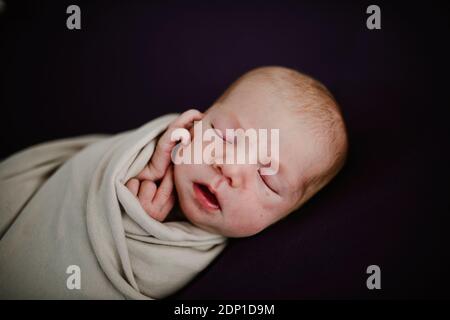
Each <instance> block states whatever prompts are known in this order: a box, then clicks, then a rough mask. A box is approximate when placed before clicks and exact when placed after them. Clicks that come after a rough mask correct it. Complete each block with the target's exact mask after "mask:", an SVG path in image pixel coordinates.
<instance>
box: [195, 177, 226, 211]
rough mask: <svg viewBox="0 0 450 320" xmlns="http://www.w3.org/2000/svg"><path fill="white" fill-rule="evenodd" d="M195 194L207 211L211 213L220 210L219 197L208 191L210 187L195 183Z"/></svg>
mask: <svg viewBox="0 0 450 320" xmlns="http://www.w3.org/2000/svg"><path fill="white" fill-rule="evenodd" d="M194 193H195V197H196V198H197V200H198V202H200V204H201V205H202V206H203V207H204V208H205V209H207V210H209V211H211V210H217V209H220V205H219V201H218V200H217V197H216V196H215V195H214V193H212V192H211V191H210V190H209V189H208V186H205V185H204V184H200V183H194Z"/></svg>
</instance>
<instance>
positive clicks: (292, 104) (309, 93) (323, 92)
mask: <svg viewBox="0 0 450 320" xmlns="http://www.w3.org/2000/svg"><path fill="white" fill-rule="evenodd" d="M252 78H259V79H261V80H263V81H268V82H269V83H270V84H271V85H272V88H273V92H274V93H275V94H278V95H280V96H281V97H282V98H283V101H284V102H286V104H287V107H288V108H290V109H291V110H293V111H294V112H295V113H296V114H298V115H299V116H301V117H300V121H302V122H304V123H305V125H307V126H308V127H309V128H310V129H311V130H312V132H313V133H314V136H315V137H316V138H317V142H318V143H319V142H320V144H321V145H323V146H325V148H326V149H327V151H328V152H327V154H328V159H327V160H328V161H327V166H326V169H325V170H324V171H323V172H322V173H321V174H317V175H313V176H310V177H308V179H307V181H306V183H305V185H304V190H303V196H302V197H301V199H299V201H298V203H297V204H296V206H295V207H294V209H296V208H298V207H300V206H301V205H302V204H303V203H304V202H305V201H307V200H308V199H309V198H310V197H311V196H312V195H314V194H315V193H316V192H317V191H319V190H320V189H321V188H322V187H324V186H325V185H326V184H327V183H328V182H329V181H330V180H331V179H332V178H333V177H334V176H335V175H336V174H337V173H338V172H339V171H340V169H341V168H342V167H343V165H344V163H345V159H346V155H347V149H348V141H347V133H346V128H345V123H344V119H343V117H342V113H341V110H340V108H339V105H338V104H337V102H336V100H335V99H334V97H333V95H332V94H331V93H330V91H329V90H328V89H327V88H326V87H325V86H324V85H323V84H322V83H320V82H319V81H318V80H316V79H314V78H312V77H310V76H308V75H305V74H303V73H300V72H298V71H296V70H293V69H289V68H285V67H279V66H267V67H259V68H256V69H253V70H251V71H249V72H247V73H245V74H244V75H242V76H241V77H240V78H238V79H237V80H236V81H235V82H233V83H232V84H231V86H230V87H228V89H227V90H226V91H225V92H224V93H223V95H222V96H221V97H220V98H219V99H218V101H217V102H219V103H220V102H222V101H224V100H226V98H227V97H228V95H229V94H230V93H231V92H232V91H233V90H234V88H236V87H237V86H238V85H239V84H240V83H241V82H243V81H245V80H248V79H252ZM305 120H307V121H305Z"/></svg>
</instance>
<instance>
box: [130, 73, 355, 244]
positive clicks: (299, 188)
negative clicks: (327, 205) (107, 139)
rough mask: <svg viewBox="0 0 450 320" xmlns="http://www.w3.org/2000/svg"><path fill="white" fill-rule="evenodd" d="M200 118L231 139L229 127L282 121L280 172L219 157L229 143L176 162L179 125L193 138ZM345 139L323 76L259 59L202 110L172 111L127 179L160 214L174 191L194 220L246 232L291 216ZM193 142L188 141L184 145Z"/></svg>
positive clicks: (323, 179) (337, 157)
mask: <svg viewBox="0 0 450 320" xmlns="http://www.w3.org/2000/svg"><path fill="white" fill-rule="evenodd" d="M196 121H201V122H202V128H203V129H202V130H207V129H214V130H215V131H216V132H217V135H218V136H220V137H221V138H222V139H223V140H224V141H225V143H229V144H231V145H234V140H232V141H230V140H229V139H228V136H226V134H224V133H225V132H226V129H244V130H246V129H249V128H253V129H267V130H271V129H278V130H279V144H278V150H279V155H278V157H277V158H276V159H273V161H277V166H276V167H277V171H276V174H262V173H261V169H263V168H264V167H267V166H268V164H267V163H264V164H262V162H261V161H256V163H244V164H242V163H228V162H226V161H218V158H219V157H220V158H221V159H223V157H224V156H226V152H227V151H226V150H225V151H223V152H221V153H220V152H219V153H217V155H215V156H214V157H212V158H211V159H209V161H205V162H204V163H201V164H186V163H180V164H174V163H173V161H172V152H173V149H174V147H175V146H176V142H175V141H172V140H173V139H172V134H173V132H174V130H176V129H179V128H185V129H188V130H190V133H191V137H192V138H193V139H195V130H193V125H194V122H196ZM271 143H274V142H273V141H272V142H271ZM347 145H348V143H347V135H346V129H345V124H344V121H343V118H342V115H341V112H340V110H339V107H338V105H337V103H336V101H335V100H334V98H333V96H332V95H331V93H330V92H329V91H328V90H327V89H326V88H325V87H324V86H323V85H322V84H321V83H319V82H318V81H316V80H314V79H312V78H311V77H308V76H306V75H304V74H301V73H299V72H297V71H294V70H291V69H287V68H283V67H261V68H257V69H254V70H252V71H250V72H248V73H246V74H244V75H243V76H241V77H240V78H239V79H238V80H236V81H235V82H234V83H233V84H232V85H231V86H230V87H229V88H228V89H227V90H226V91H225V93H224V94H223V95H222V96H221V97H220V98H219V99H218V100H217V101H216V102H215V103H214V104H213V105H212V106H211V107H210V108H209V109H208V110H207V111H206V112H205V113H204V114H202V113H201V112H199V111H197V110H189V111H187V112H185V113H183V114H181V115H180V116H179V117H178V118H177V119H175V120H174V121H173V122H172V123H171V125H170V126H169V128H168V129H167V130H166V131H165V133H164V134H163V135H162V136H161V137H160V139H159V141H158V144H157V147H156V150H155V153H154V154H153V156H152V158H151V160H150V162H149V163H148V165H147V166H146V167H145V168H144V169H143V170H142V171H141V172H140V173H139V174H138V175H137V176H136V177H134V178H132V179H130V180H129V181H128V182H127V184H126V186H127V188H128V189H129V190H130V191H131V192H132V193H133V194H134V195H135V196H136V197H137V198H138V199H139V202H140V204H141V205H142V207H143V208H144V210H145V211H146V212H147V213H148V214H149V215H150V216H151V217H153V218H154V219H157V220H158V221H165V220H166V218H167V216H168V214H169V212H170V211H171V210H172V208H173V206H174V204H175V201H176V197H177V198H178V203H179V206H180V208H181V210H182V212H183V213H184V215H185V218H186V219H188V220H189V221H190V222H191V223H193V224H195V225H196V226H198V227H200V228H203V229H205V230H208V231H210V232H214V233H218V234H222V235H224V236H226V237H246V236H251V235H254V234H256V233H258V232H260V231H262V230H264V229H265V228H266V227H268V226H270V225H272V224H273V223H275V222H277V221H278V220H280V219H282V218H284V217H286V216H287V215H288V214H289V213H291V212H293V211H294V210H296V209H297V208H299V207H300V206H301V205H302V204H304V203H305V202H306V201H307V200H308V199H310V198H311V197H312V196H313V195H314V194H315V193H317V192H318V191H319V190H320V189H321V188H322V187H324V186H325V185H326V184H327V183H328V182H329V181H330V180H331V179H332V178H333V177H334V176H335V175H336V174H337V173H338V172H339V170H340V169H341V168H342V166H343V164H344V161H345V157H346V153H347ZM192 147H193V143H190V142H188V143H187V144H186V143H185V144H183V145H182V146H180V148H182V149H185V150H186V149H187V148H192ZM227 150H230V149H227ZM271 156H272V155H271Z"/></svg>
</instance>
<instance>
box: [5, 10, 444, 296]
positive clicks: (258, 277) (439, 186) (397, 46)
mask: <svg viewBox="0 0 450 320" xmlns="http://www.w3.org/2000/svg"><path fill="white" fill-rule="evenodd" d="M376 3H377V4H378V5H380V7H381V9H382V30H378V31H369V30H368V29H367V28H366V27H365V19H366V17H367V15H366V13H365V9H366V8H367V6H368V5H369V4H372V2H364V1H363V2H349V1H343V2H341V1H339V2H337V1H336V3H335V2H333V1H306V2H303V3H300V2H297V1H285V2H279V1H277V2H275V1H274V2H267V1H265V2H256V1H252V2H246V3H245V4H239V3H238V2H236V3H232V4H231V3H229V1H228V2H227V1H223V2H210V1H205V2H191V3H189V4H188V3H185V2H174V1H168V2H167V1H161V2H152V3H147V2H144V1H126V2H125V1H123V2H119V1H103V2H101V1H90V2H83V1H55V2H54V3H51V2H47V1H45V2H43V1H32V2H31V1H30V2H26V1H25V2H24V1H14V3H13V2H12V1H7V6H6V11H5V12H4V13H3V14H0V63H1V69H0V78H1V88H0V90H1V91H0V93H1V95H0V106H1V119H2V126H1V128H0V130H1V150H0V157H6V156H8V155H10V154H11V153H13V152H15V151H18V150H20V149H22V148H24V147H26V146H29V145H32V144H35V143H38V142H42V141H46V140H51V139H57V138H63V137H69V136H75V135H81V134H87V133H97V132H98V133H116V132H121V131H124V130H128V129H132V128H134V127H137V126H139V125H141V124H143V123H145V122H147V121H149V120H150V119H152V118H154V117H157V116H159V115H162V114H165V113H168V112H174V111H175V112H176V111H183V110H185V109H187V108H190V107H196V108H198V109H201V110H205V109H206V108H207V107H208V106H209V105H210V104H211V103H212V102H213V101H214V99H215V98H217V97H218V95H219V94H220V93H221V92H222V91H223V90H224V89H225V88H226V86H227V85H228V84H230V83H231V82H232V81H233V80H234V79H236V78H237V77H238V76H239V75H241V74H242V73H244V72H245V71H247V70H249V69H251V68H253V67H257V66H261V65H272V64H276V65H283V66H288V67H292V68H295V69H298V70H301V71H303V72H306V73H309V74H311V75H313V76H314V77H316V78H318V79H320V80H321V81H322V82H324V83H325V84H326V85H327V86H328V87H329V88H330V90H331V91H332V92H333V93H334V94H335V96H336V98H337V100H338V102H339V103H340V104H341V106H342V109H343V112H344V116H345V118H346V121H347V125H348V129H349V134H350V148H351V149H350V154H349V159H348V163H347V165H346V167H345V168H344V170H343V171H342V172H341V174H340V175H339V176H338V178H337V179H336V180H334V181H333V182H332V183H331V184H330V185H329V186H328V187H327V188H326V189H324V190H323V191H321V192H320V193H319V194H318V195H317V196H316V197H314V198H313V199H312V200H311V201H310V202H308V203H307V204H306V205H305V206H304V207H303V208H301V209H300V210H299V211H298V212H296V213H294V214H292V215H291V216H290V217H288V218H287V219H285V220H283V221H282V222H280V223H278V224H277V225H275V226H273V227H271V228H269V229H267V230H266V231H264V232H263V233H261V234H259V235H257V236H254V237H251V238H247V239H240V240H233V241H231V243H230V245H229V247H227V248H226V250H225V251H224V252H223V254H222V255H221V256H220V257H219V258H218V259H216V260H215V261H214V262H213V263H212V264H211V265H210V266H209V267H208V268H207V269H206V270H205V271H204V272H202V273H201V274H200V275H199V276H198V277H197V278H196V279H195V281H193V282H192V283H191V284H189V285H188V286H187V287H186V288H184V289H183V290H181V291H180V292H179V293H177V294H175V295H174V297H175V298H275V299H282V298H287V299H296V298H419V297H447V298H448V297H450V293H449V292H450V291H449V289H448V288H449V286H450V277H449V276H448V271H449V270H450V268H449V267H450V263H449V261H450V259H449V258H450V257H449V256H450V250H449V244H450V241H449V240H450V236H449V231H448V227H449V220H450V219H449V214H450V210H449V209H450V206H449V196H450V192H449V189H450V188H449V181H450V180H449V178H450V175H449V168H448V167H449V163H450V161H449V160H450V156H449V151H448V148H449V141H448V140H449V139H448V138H449V136H450V135H449V128H448V116H449V111H448V109H449V102H448V98H447V96H448V92H449V89H448V79H447V78H446V75H448V64H447V61H446V60H447V59H448V57H449V52H448V49H447V48H446V47H445V44H446V42H448V31H449V22H448V21H449V15H448V13H449V10H448V5H446V4H445V2H433V1H427V2H425V3H421V4H420V6H419V5H417V6H414V5H413V4H412V3H408V2H403V3H398V4H396V5H393V4H391V3H389V2H386V3H385V2H383V1H376ZM69 4H78V5H80V6H81V10H82V30H80V31H69V30H67V29H66V18H67V15H66V13H65V11H66V7H67V6H68V5H69ZM371 264H377V265H379V266H380V267H381V271H382V290H379V291H369V290H368V289H367V288H366V285H365V283H366V278H367V275H366V273H365V271H366V268H367V266H368V265H371Z"/></svg>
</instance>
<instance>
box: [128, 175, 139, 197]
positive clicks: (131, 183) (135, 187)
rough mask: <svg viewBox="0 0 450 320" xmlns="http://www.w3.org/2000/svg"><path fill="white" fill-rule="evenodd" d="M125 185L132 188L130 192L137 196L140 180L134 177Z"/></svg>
mask: <svg viewBox="0 0 450 320" xmlns="http://www.w3.org/2000/svg"><path fill="white" fill-rule="evenodd" d="M125 186H126V187H127V188H128V190H130V192H131V193H132V194H133V195H134V196H135V197H137V194H138V192H139V180H138V179H136V178H132V179H130V180H128V182H127V183H126V184H125Z"/></svg>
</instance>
